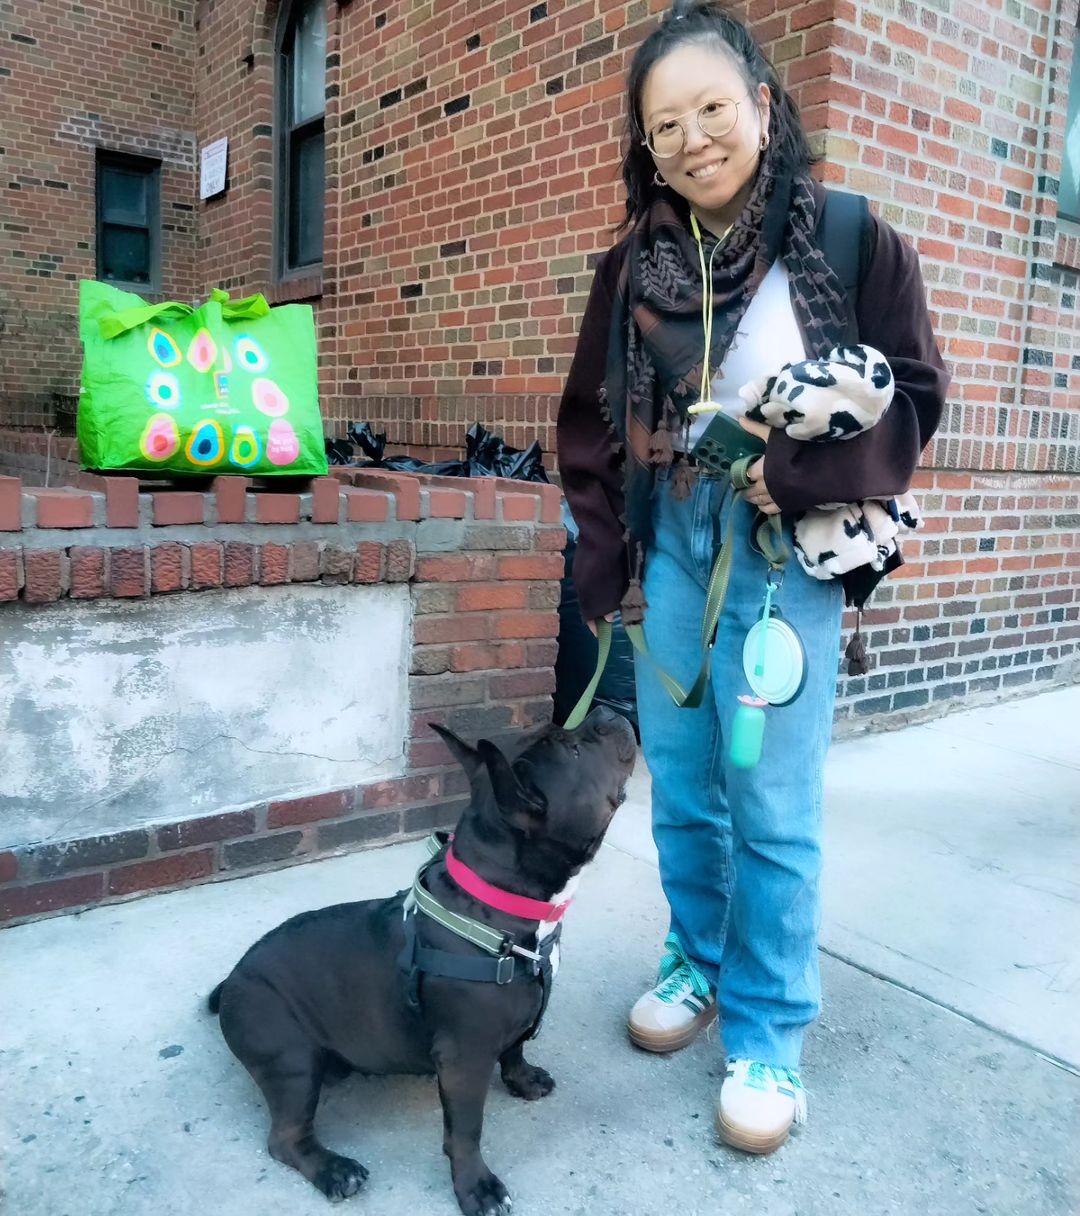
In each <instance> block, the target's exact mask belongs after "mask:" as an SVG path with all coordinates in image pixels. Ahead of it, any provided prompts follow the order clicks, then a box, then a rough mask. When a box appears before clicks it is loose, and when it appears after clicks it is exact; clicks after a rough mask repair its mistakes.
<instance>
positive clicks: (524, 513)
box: [0, 471, 565, 923]
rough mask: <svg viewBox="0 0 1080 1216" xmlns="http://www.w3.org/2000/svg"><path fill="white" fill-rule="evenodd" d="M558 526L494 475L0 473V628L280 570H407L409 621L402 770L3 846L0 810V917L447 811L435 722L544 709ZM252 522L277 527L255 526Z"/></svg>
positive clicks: (245, 581) (450, 785)
mask: <svg viewBox="0 0 1080 1216" xmlns="http://www.w3.org/2000/svg"><path fill="white" fill-rule="evenodd" d="M558 520H559V494H558V491H557V490H555V489H554V487H551V486H539V485H523V484H522V483H519V482H503V481H497V480H495V479H491V478H488V479H485V478H478V479H475V480H473V481H470V482H466V483H462V482H461V481H460V480H451V479H440V478H416V477H414V476H406V475H396V476H395V475H389V474H380V473H363V472H357V471H343V472H342V473H341V475H340V478H320V479H316V480H315V481H314V482H312V483H311V485H310V487H309V488H308V489H306V490H305V492H303V493H294V492H290V491H284V490H266V489H256V488H253V487H250V486H249V485H248V483H247V482H246V481H245V479H243V478H232V477H230V478H221V479H218V481H217V482H215V483H214V485H213V487H212V488H211V489H210V490H209V491H198V492H196V491H190V490H174V491H154V492H149V493H140V491H139V484H138V482H137V481H135V480H133V479H130V478H93V477H86V478H84V479H83V483H82V488H67V489H24V488H23V487H21V486H20V484H19V482H17V481H15V480H13V479H10V478H2V477H0V632H2V631H3V628H4V615H5V613H13V612H25V611H33V612H35V613H38V614H41V616H40V627H41V636H43V637H44V636H46V633H47V627H48V617H47V614H48V613H49V612H50V606H51V605H54V604H56V603H57V602H58V601H61V600H65V599H81V600H93V599H101V598H103V597H107V598H113V599H128V600H130V599H146V598H148V597H149V598H152V597H156V596H161V595H170V594H171V595H190V594H195V593H197V594H199V595H200V596H213V595H221V594H222V593H223V592H224V591H225V590H226V589H228V588H236V587H261V588H265V594H266V595H267V596H271V597H272V596H273V595H274V594H275V588H277V587H281V586H283V585H285V584H289V583H308V584H316V585H326V586H335V587H337V586H341V585H344V584H372V583H380V582H389V583H395V584H407V585H408V587H409V589H410V600H411V609H412V615H413V629H412V634H413V645H412V650H411V655H410V668H409V670H410V675H409V681H408V698H409V714H410V724H409V729H408V738H407V745H406V771H405V773H404V775H403V776H401V777H399V778H395V779H392V780H379V781H374V782H369V783H366V784H362V785H358V786H352V787H348V788H344V789H328V790H324V791H316V792H314V793H311V794H309V795H306V796H304V797H290V798H287V799H284V800H279V801H274V800H268V801H263V802H259V803H256V804H254V805H251V806H247V807H240V808H235V807H230V808H229V809H227V810H221V811H218V812H215V813H211V814H203V815H199V816H196V817H192V818H188V819H184V820H181V821H177V822H167V823H152V824H138V825H131V826H130V827H127V828H125V829H124V830H116V831H110V832H106V833H104V834H98V835H94V836H90V837H86V836H78V835H72V831H73V828H72V822H71V817H70V814H65V813H64V811H63V809H62V808H61V809H60V810H59V811H58V812H57V817H58V827H57V830H56V831H55V832H53V833H51V834H50V835H49V836H48V837H47V838H45V839H40V840H13V839H12V838H11V835H10V831H9V825H6V824H5V823H3V822H0V923H3V922H5V921H17V920H22V919H28V918H33V917H36V916H41V915H47V914H50V913H55V912H61V911H67V910H71V909H73V908H78V907H85V906H88V905H91V904H95V903H101V902H110V901H115V900H118V899H123V898H127V897H130V896H133V895H136V894H140V893H143V892H146V891H149V890H156V889H160V888H166V887H175V886H181V885H187V884H190V883H193V882H201V881H205V880H213V879H219V878H229V877H235V876H237V875H238V874H243V873H247V872H250V871H251V870H253V869H260V868H262V869H265V868H268V867H274V866H279V865H285V864H291V863H293V862H297V861H306V860H310V859H311V858H313V857H317V856H322V855H327V854H331V853H336V852H341V851H345V850H348V849H351V848H357V847H364V846H368V845H373V844H382V843H387V842H390V841H393V840H399V839H404V838H407V837H412V836H417V835H421V834H424V833H426V832H428V831H430V830H431V829H432V828H434V827H437V826H443V825H446V824H449V823H452V822H453V821H454V820H455V819H456V816H457V814H458V812H459V811H460V808H461V806H462V800H463V795H464V794H465V792H466V786H465V783H464V776H463V774H462V773H461V771H460V770H459V769H458V768H457V767H456V765H454V764H453V762H452V761H451V759H450V756H449V753H448V752H447V750H446V747H445V745H444V744H443V742H442V741H441V740H440V739H439V738H438V737H437V736H436V735H435V734H434V732H432V730H431V729H430V725H429V723H431V722H439V723H441V724H443V725H445V726H449V727H450V728H451V729H453V730H455V731H458V732H461V733H462V734H463V735H465V736H466V737H468V738H477V737H480V736H488V737H493V738H498V737H499V736H501V735H503V734H507V733H510V732H513V731H516V730H518V729H520V728H522V727H529V726H533V725H536V724H538V723H541V722H545V721H547V720H549V719H550V717H551V692H552V689H553V682H554V673H553V670H552V668H553V666H554V662H555V645H556V644H555V635H556V633H557V628H558V616H557V613H556V607H557V605H558V599H559V587H558V579H559V577H560V576H561V574H562V554H561V549H562V546H563V543H564V540H565V533H564V532H563V529H562V527H561V525H560V524H559V522H558ZM257 525H262V528H257V530H259V531H261V530H265V532H266V534H267V535H268V537H271V538H272V539H267V540H265V541H260V540H258V539H255V540H252V538H251V530H252V527H253V526H257ZM290 531H294V532H295V537H291V536H290V535H289V532H290ZM357 671H358V673H360V672H361V671H362V668H361V667H360V666H359V665H358V666H357ZM16 729H17V728H16Z"/></svg>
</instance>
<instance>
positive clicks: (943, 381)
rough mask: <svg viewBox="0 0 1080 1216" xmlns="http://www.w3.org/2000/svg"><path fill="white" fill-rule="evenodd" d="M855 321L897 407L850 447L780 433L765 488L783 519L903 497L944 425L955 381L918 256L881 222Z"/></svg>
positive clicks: (772, 445) (772, 444) (768, 456)
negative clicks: (881, 360) (889, 377)
mask: <svg viewBox="0 0 1080 1216" xmlns="http://www.w3.org/2000/svg"><path fill="white" fill-rule="evenodd" d="M856 315H857V319H858V324H859V341H860V342H862V343H865V344H866V345H868V346H873V347H876V348H877V349H878V350H880V351H881V352H882V353H883V354H884V355H885V357H886V358H887V359H888V361H889V366H890V367H891V368H892V372H893V377H894V379H895V381H896V390H895V393H894V396H893V400H892V404H891V405H890V407H889V409H888V411H887V412H886V413H885V415H884V417H883V418H882V419H881V421H880V422H878V424H877V425H876V426H874V427H871V428H870V429H869V430H867V431H864V432H863V433H862V434H861V435H857V436H856V437H855V438H853V439H850V440H848V441H847V442H845V443H802V442H800V441H798V440H795V439H792V438H791V437H790V436H789V435H787V434H785V432H783V431H781V430H774V431H773V432H772V434H771V435H770V436H769V442H768V446H767V447H766V449H765V484H766V485H767V486H768V488H769V493H770V494H771V495H772V498H773V501H774V502H775V503H776V504H777V506H779V507H780V508H781V510H783V511H805V510H807V509H808V508H810V507H815V506H819V505H821V504H822V503H834V502H845V503H846V502H856V501H858V500H860V499H865V498H892V497H893V496H895V495H897V494H902V493H903V492H904V491H905V490H907V489H908V488H909V487H910V485H911V478H912V475H913V474H914V472H915V467H916V465H917V464H918V462H919V456H920V454H921V453H922V450H923V448H925V447H926V445H927V444H928V443H929V442H930V439H931V437H932V436H933V434H934V432H935V431H936V430H937V428H938V425H939V423H940V422H941V415H942V411H943V410H944V407H945V394H946V392H947V390H948V386H949V374H948V372H946V370H945V364H944V361H943V360H942V358H941V354H940V352H939V351H938V348H937V342H936V341H935V339H934V332H933V329H932V328H931V325H930V315H929V313H928V311H927V307H926V290H925V288H924V287H923V281H922V274H921V273H920V271H919V259H918V255H917V254H916V253H915V250H914V249H912V248H911V247H910V246H909V245H907V244H906V243H905V242H904V241H902V240H901V239H900V237H899V236H898V235H897V234H896V233H895V232H894V231H893V229H892V228H890V227H889V225H888V224H886V223H884V222H883V221H882V220H880V219H877V218H876V217H875V218H874V233H873V240H872V247H871V254H870V260H869V265H868V267H867V271H866V276H865V278H864V279H863V281H862V284H861V285H860V288H859V304H858V309H857V313H856Z"/></svg>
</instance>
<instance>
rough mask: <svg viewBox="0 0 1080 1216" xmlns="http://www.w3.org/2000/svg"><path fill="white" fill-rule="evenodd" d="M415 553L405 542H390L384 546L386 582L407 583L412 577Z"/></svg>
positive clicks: (409, 544)
mask: <svg viewBox="0 0 1080 1216" xmlns="http://www.w3.org/2000/svg"><path fill="white" fill-rule="evenodd" d="M415 564H416V553H415V551H414V550H413V547H412V544H411V543H410V542H409V541H407V540H392V541H391V542H390V543H389V544H388V545H387V546H386V581H387V582H388V583H407V582H408V581H409V579H411V578H412V576H413V570H414V568H415Z"/></svg>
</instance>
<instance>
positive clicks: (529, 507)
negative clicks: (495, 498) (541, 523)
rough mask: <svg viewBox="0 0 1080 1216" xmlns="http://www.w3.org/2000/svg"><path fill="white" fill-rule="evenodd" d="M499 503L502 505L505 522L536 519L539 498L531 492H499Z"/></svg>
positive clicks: (532, 520)
mask: <svg viewBox="0 0 1080 1216" xmlns="http://www.w3.org/2000/svg"><path fill="white" fill-rule="evenodd" d="M499 503H500V504H501V506H502V517H503V520H504V521H505V522H506V523H517V522H520V521H523V520H524V521H528V522H530V523H532V522H534V521H535V520H536V516H537V514H538V512H539V508H540V505H541V504H540V500H539V499H538V498H536V497H535V496H534V495H532V494H500V495H499Z"/></svg>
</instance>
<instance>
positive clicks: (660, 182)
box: [652, 169, 667, 189]
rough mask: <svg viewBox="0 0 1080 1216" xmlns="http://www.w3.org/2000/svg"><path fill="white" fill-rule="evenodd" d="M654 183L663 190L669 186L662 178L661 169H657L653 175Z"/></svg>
mask: <svg viewBox="0 0 1080 1216" xmlns="http://www.w3.org/2000/svg"><path fill="white" fill-rule="evenodd" d="M652 181H653V185H654V186H659V187H660V188H661V189H662V188H663V187H664V186H666V185H667V182H666V181H664V179H663V178H662V177H661V176H660V170H659V169H657V170H656V172H655V173H654V174H653V175H652Z"/></svg>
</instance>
